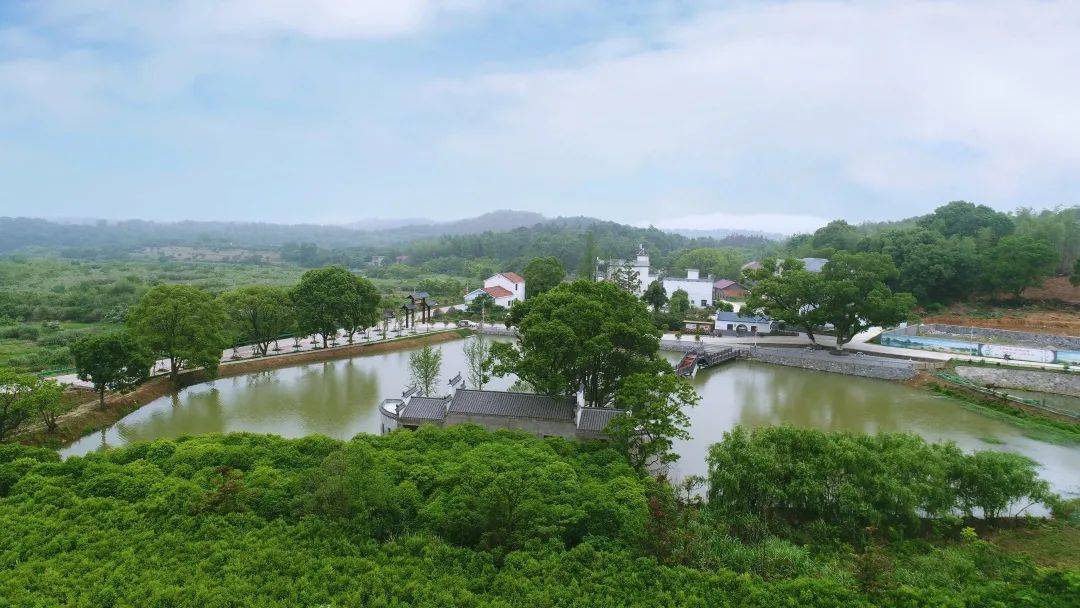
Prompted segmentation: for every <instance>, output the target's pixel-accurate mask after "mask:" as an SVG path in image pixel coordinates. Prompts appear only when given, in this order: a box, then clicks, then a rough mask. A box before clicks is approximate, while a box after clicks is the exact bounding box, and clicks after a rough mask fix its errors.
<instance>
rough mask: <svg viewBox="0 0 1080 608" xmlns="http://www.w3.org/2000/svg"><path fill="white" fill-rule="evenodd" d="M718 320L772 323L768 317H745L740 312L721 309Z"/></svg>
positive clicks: (717, 314)
mask: <svg viewBox="0 0 1080 608" xmlns="http://www.w3.org/2000/svg"><path fill="white" fill-rule="evenodd" d="M716 320H717V321H731V322H733V323H772V319H770V318H768V317H744V316H742V315H740V314H739V313H735V312H727V311H724V310H721V311H720V312H718V313H716Z"/></svg>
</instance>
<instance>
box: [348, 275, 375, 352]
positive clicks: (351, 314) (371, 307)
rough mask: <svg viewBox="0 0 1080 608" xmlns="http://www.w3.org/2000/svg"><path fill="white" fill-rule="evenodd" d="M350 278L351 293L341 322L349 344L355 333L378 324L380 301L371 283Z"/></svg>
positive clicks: (359, 278)
mask: <svg viewBox="0 0 1080 608" xmlns="http://www.w3.org/2000/svg"><path fill="white" fill-rule="evenodd" d="M349 274H352V273H349ZM352 277H353V281H352V282H353V284H352V293H351V294H350V296H349V302H348V306H347V308H346V309H345V316H344V318H343V319H342V322H341V326H342V328H344V329H345V333H347V334H348V335H349V342H350V343H351V342H352V341H353V336H354V335H356V332H358V331H364V330H366V329H367V328H369V327H374V326H375V325H376V324H377V323H378V322H379V306H380V303H381V301H382V299H381V298H380V296H379V290H378V289H376V288H375V285H374V284H373V283H372V282H371V281H369V280H367V279H365V278H363V277H358V276H356V275H352Z"/></svg>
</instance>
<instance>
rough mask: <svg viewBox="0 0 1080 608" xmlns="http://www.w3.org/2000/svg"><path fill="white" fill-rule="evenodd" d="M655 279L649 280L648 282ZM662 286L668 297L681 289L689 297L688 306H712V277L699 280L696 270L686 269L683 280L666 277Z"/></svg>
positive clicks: (662, 281)
mask: <svg viewBox="0 0 1080 608" xmlns="http://www.w3.org/2000/svg"><path fill="white" fill-rule="evenodd" d="M654 278H656V277H652V278H650V281H651V280H652V279H654ZM661 283H663V285H664V291H665V292H667V295H668V297H669V298H670V297H671V294H673V293H675V290H677V289H681V290H683V291H685V292H686V295H688V296H690V305H691V306H695V307H702V308H704V307H706V306H712V305H713V280H712V277H705V278H704V279H703V278H701V276H700V273H699V272H698V270H697V269H696V268H687V269H686V278H685V279H681V278H679V279H676V278H671V277H667V278H664V279H662V280H661Z"/></svg>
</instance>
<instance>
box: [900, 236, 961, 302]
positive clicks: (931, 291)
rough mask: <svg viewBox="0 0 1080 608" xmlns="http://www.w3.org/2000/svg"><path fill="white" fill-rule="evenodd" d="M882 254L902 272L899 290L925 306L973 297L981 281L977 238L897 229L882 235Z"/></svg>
mask: <svg viewBox="0 0 1080 608" xmlns="http://www.w3.org/2000/svg"><path fill="white" fill-rule="evenodd" d="M880 240H881V252H882V253H885V254H887V255H888V256H889V257H890V258H892V260H893V263H894V264H895V265H896V268H897V270H898V272H899V276H898V278H897V281H896V283H897V284H896V286H897V288H899V289H901V290H903V291H909V292H911V293H912V294H913V295H914V296H915V298H916V299H917V300H918V301H919V302H920V303H922V304H924V305H926V304H932V303H939V304H948V303H949V302H952V301H954V300H958V299H962V298H965V297H967V296H969V295H970V294H971V293H972V291H974V289H975V287H976V285H977V283H978V280H979V269H980V265H979V256H978V251H977V247H976V244H975V239H973V238H972V237H967V236H954V237H949V238H946V237H944V236H942V235H941V233H939V232H937V231H934V230H928V229H925V228H917V229H914V230H894V231H889V232H886V233H884V234H882V235H881V236H880Z"/></svg>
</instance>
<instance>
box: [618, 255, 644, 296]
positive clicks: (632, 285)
mask: <svg viewBox="0 0 1080 608" xmlns="http://www.w3.org/2000/svg"><path fill="white" fill-rule="evenodd" d="M611 281H612V282H613V283H615V285H616V286H617V287H618V288H619V289H621V290H623V291H627V292H630V293H637V292H638V290H639V289H641V276H640V275H638V272H637V270H636V269H635V268H634V266H633V265H632V264H630V262H626V263H624V264H623V265H622V266H619V267H618V268H616V269H615V271H614V272H612V273H611Z"/></svg>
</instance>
